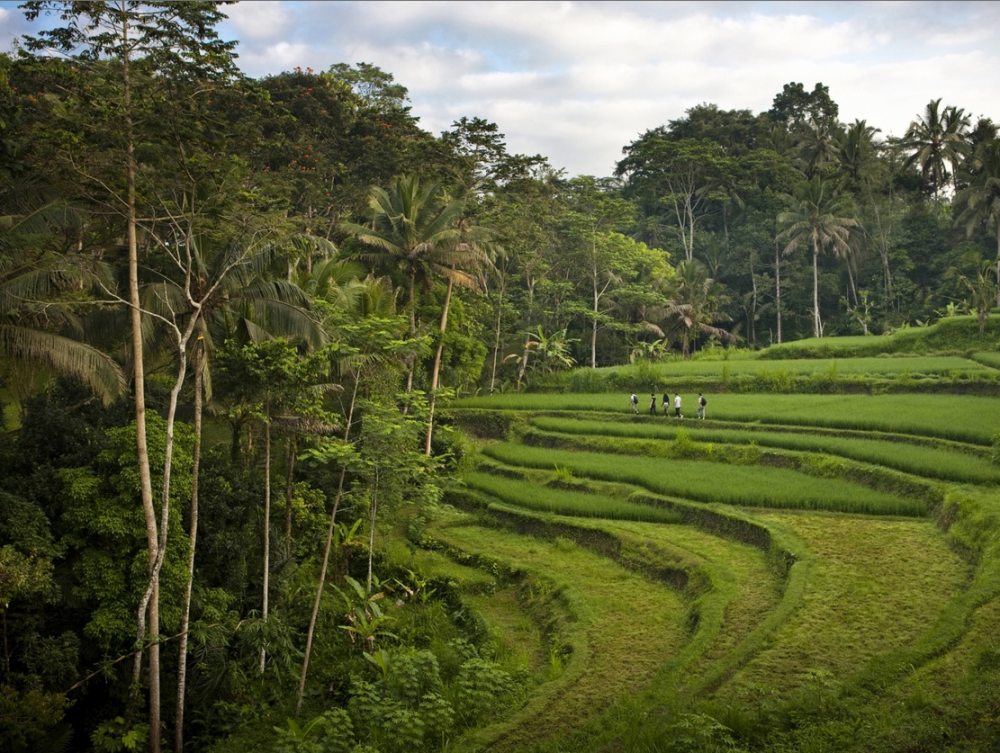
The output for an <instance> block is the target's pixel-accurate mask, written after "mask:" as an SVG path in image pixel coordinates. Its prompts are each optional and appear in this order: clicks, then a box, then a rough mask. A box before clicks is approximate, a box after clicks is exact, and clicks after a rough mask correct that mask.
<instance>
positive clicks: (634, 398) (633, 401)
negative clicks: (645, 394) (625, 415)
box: [629, 392, 639, 413]
mask: <svg viewBox="0 0 1000 753" xmlns="http://www.w3.org/2000/svg"><path fill="white" fill-rule="evenodd" d="M629 403H631V405H632V412H633V413H638V412H639V396H638V395H636V394H635V393H634V392H633V393H632V396H631V397H630V398H629Z"/></svg>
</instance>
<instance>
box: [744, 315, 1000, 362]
mask: <svg viewBox="0 0 1000 753" xmlns="http://www.w3.org/2000/svg"><path fill="white" fill-rule="evenodd" d="M987 349H993V350H1000V315H996V314H994V315H993V316H990V317H989V320H988V321H987V326H986V332H985V334H982V335H981V334H980V333H979V322H978V321H977V319H976V317H974V316H952V317H947V318H945V319H941V320H939V321H937V322H935V323H934V324H932V325H930V326H927V327H910V328H907V329H901V330H897V331H896V332H894V333H892V334H890V335H875V336H868V337H863V336H855V337H821V338H807V339H803V340H795V341H793V342H788V343H782V344H780V345H772V346H771V347H769V348H767V349H765V350H764V351H763V352H762V353H761V357H762V358H816V357H830V356H841V357H857V356H872V355H878V354H881V353H914V352H916V353H920V352H949V351H950V352H955V351H966V350H987Z"/></svg>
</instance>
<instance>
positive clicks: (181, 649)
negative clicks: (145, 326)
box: [174, 339, 205, 753]
mask: <svg viewBox="0 0 1000 753" xmlns="http://www.w3.org/2000/svg"><path fill="white" fill-rule="evenodd" d="M204 352H205V345H204V341H203V340H201V339H199V340H198V343H197V345H196V347H195V352H194V450H193V461H192V465H191V513H190V518H191V519H190V521H189V526H190V529H189V531H188V542H189V547H190V549H189V550H188V563H187V584H186V585H185V587H184V606H183V608H182V612H181V629H180V634H181V635H180V639H179V642H178V644H177V653H178V659H177V714H176V716H177V718H176V722H175V724H174V753H184V703H185V694H186V692H187V647H188V628H189V626H190V624H191V596H192V592H193V590H194V558H195V551H196V549H197V545H198V478H199V472H200V470H201V417H202V409H203V398H202V388H203V379H202V369H203V368H204V358H205V356H204Z"/></svg>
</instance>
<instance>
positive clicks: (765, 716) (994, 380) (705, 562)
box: [410, 320, 1000, 752]
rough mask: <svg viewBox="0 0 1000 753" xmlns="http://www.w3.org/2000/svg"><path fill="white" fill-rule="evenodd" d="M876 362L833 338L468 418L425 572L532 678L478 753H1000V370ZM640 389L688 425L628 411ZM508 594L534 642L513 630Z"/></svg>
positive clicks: (521, 397)
mask: <svg viewBox="0 0 1000 753" xmlns="http://www.w3.org/2000/svg"><path fill="white" fill-rule="evenodd" d="M969 324H970V325H971V322H970V323H969ZM997 325H1000V321H997V320H993V321H991V326H992V327H996V326H997ZM991 331H993V332H996V331H997V330H996V329H993V330H991ZM927 335H928V336H927V338H925V339H923V340H918V341H916V342H919V343H921V344H920V345H919V347H918V348H917V349H918V350H925V348H926V342H927V340H929V339H930V338H931V337H933V335H934V332H933V329H932V330H930V331H928V333H927ZM994 337H995V335H994ZM986 342H987V341H986V340H984V341H983V343H984V345H985V344H986ZM817 344H818V343H817ZM864 344H865V345H866V347H867V348H869V349H871V348H879V346H882V347H883V348H884V349H885V352H884V353H881V354H878V355H873V354H871V351H870V350H869V354H867V355H865V356H856V355H853V352H852V350H853V348H854V347H856V344H855V343H853V342H851V339H850V338H844V342H843V346H842V347H843V349H844V355H843V356H838V348H839V347H841V345H840V343H839V342H838V338H824V339H823V341H822V352H819V351H816V352H812V355H814V356H815V358H814V359H810V358H808V356H809V355H810V351H809V350H808V348H807V347H805V346H807V343H805V342H800V343H799V344H797V345H796V348H797V350H796V352H795V354H794V356H795V357H793V358H783V357H782V356H783V353H782V349H781V348H774V349H772V350H765V351H762V352H760V353H758V354H753V355H750V356H743V357H740V356H736V357H734V358H731V357H730V356H729V355H728V354H726V355H724V354H718V353H717V354H715V355H714V356H713V355H711V354H706V357H704V358H702V359H699V360H693V361H687V362H681V361H674V362H670V363H667V364H665V365H662V366H658V367H655V368H636V367H634V366H633V367H629V366H625V367H621V368H618V369H607V370H605V373H603V374H600V375H596V376H595V375H594V374H592V373H591V374H588V373H568V374H566V373H564V374H561V375H559V377H560V378H559V379H558V380H556V381H554V382H552V383H551V384H550V386H549V389H547V390H544V391H537V392H530V393H518V394H504V395H497V396H493V397H482V398H474V397H472V398H465V399H460V400H458V401H457V402H456V403H454V405H453V406H452V407H451V408H450V409H449V416H450V418H451V420H453V421H454V422H455V423H456V424H457V425H458V426H460V427H462V428H463V429H464V430H466V431H468V432H469V433H470V434H471V435H472V436H474V437H476V440H475V444H476V448H477V449H476V451H475V453H473V454H472V455H470V458H469V460H468V464H467V469H466V470H465V471H464V472H463V474H462V476H461V483H460V484H459V485H458V486H456V487H455V488H453V489H452V490H451V491H450V492H449V493H448V496H447V501H448V502H449V503H450V507H446V508H445V510H450V511H448V512H444V511H443V512H442V513H441V514H439V515H437V516H434V517H433V519H431V520H429V521H428V523H427V525H426V528H424V529H422V533H421V537H420V539H419V541H418V542H414V543H413V546H412V550H411V552H412V553H411V555H410V556H411V557H412V562H413V563H414V564H413V566H417V563H419V564H420V566H422V567H423V568H429V569H430V570H431V571H432V572H433V571H434V570H435V568H440V570H438V571H437V572H438V573H439V576H440V577H442V578H446V579H448V581H449V583H451V584H452V585H453V586H454V587H455V588H457V589H458V591H459V592H460V593H467V594H468V595H469V598H470V599H472V600H473V601H472V602H471V603H475V604H478V605H482V611H481V613H480V614H481V616H482V619H483V620H484V623H485V625H486V627H487V629H491V630H493V631H494V632H495V635H497V636H498V638H497V639H498V640H499V641H500V642H501V644H503V645H504V648H503V652H504V653H508V654H509V655H510V656H511V657H513V658H515V659H516V661H518V662H520V663H521V664H522V669H523V671H525V672H527V673H529V675H530V676H531V677H533V678H534V679H533V680H532V681H531V682H530V685H531V686H532V690H531V692H530V693H529V695H528V698H527V701H526V703H525V704H524V705H523V706H522V707H520V708H518V709H517V710H516V711H514V712H512V713H511V714H510V715H509V716H508V717H507V718H504V719H502V720H499V721H497V722H496V724H494V725H493V726H492V727H487V728H486V729H484V730H481V731H480V732H479V733H478V734H477V736H476V739H475V744H474V745H472V744H470V747H469V748H468V749H470V750H471V749H482V750H491V751H492V750H496V751H508V750H509V751H514V750H531V751H539V752H541V751H569V750H580V751H584V750H586V751H604V750H674V749H676V750H737V749H738V750H742V749H744V746H745V747H746V748H747V749H753V750H756V749H758V746H761V747H760V748H759V749H761V750H790V751H791V750H796V751H798V750H845V751H846V750H857V751H874V750H952V749H956V750H957V749H962V750H987V749H991V746H993V744H994V743H995V741H996V739H997V737H996V735H997V731H998V725H1000V713H998V712H1000V706H998V695H997V693H996V688H997V682H998V681H1000V643H998V639H997V636H998V635H1000V561H998V559H997V558H998V556H1000V528H998V526H1000V491H998V483H1000V465H998V453H1000V433H998V427H1000V399H998V398H997V393H998V388H1000V381H998V380H1000V372H997V371H996V370H995V369H993V368H992V367H990V366H983V365H981V364H982V363H988V362H989V360H990V354H991V353H992V352H995V350H986V349H985V347H984V350H983V351H982V353H981V354H978V355H977V354H976V353H971V352H970V353H967V354H965V355H961V356H958V355H951V356H936V355H935V356H932V355H920V356H914V355H913V353H912V351H911V352H910V353H898V352H897V353H893V352H892V349H893V347H894V345H896V343H894V341H893V338H891V337H883V338H871V339H869V340H868V341H867V342H865V343H864ZM778 373H780V374H781V375H782V379H783V380H784V381H785V382H786V383H788V384H790V385H791V386H792V387H793V389H792V390H790V391H787V392H774V391H771V389H773V384H769V383H767V382H765V381H764V380H765V379H767V378H770V377H773V376H774V375H775V374H778ZM769 375H770V376H769ZM816 375H824V379H823V381H821V382H817V381H816V379H815V376H816ZM585 379H586V380H589V381H588V383H587V385H588V386H589V387H591V388H593V387H594V386H595V384H597V383H596V382H595V381H594V380H595V379H600V380H603V382H604V384H606V385H608V387H609V389H610V390H611V391H606V392H586V393H581V392H575V391H574V389H573V388H574V383H575V381H576V380H585ZM747 379H753V380H755V381H754V382H753V385H752V386H751V384H750V382H748V381H747ZM865 380H871V381H870V382H866V381H865ZM726 382H728V385H727V384H726ZM629 384H633V385H635V390H636V391H639V392H640V394H642V395H649V394H650V393H651V392H652V394H655V395H657V396H659V395H660V394H661V393H663V392H665V391H668V395H669V396H670V397H671V398H672V396H673V394H674V393H675V391H676V392H680V393H683V397H684V398H685V404H686V405H691V407H690V409H685V410H684V418H683V419H678V418H675V417H673V413H674V411H673V408H672V406H671V407H670V410H669V412H668V413H666V414H665V413H664V411H663V408H662V403H660V401H658V404H660V406H661V407H660V408H659V410H658V411H657V414H656V415H651V414H650V413H649V412H648V411H642V410H640V411H639V413H638V414H633V412H632V410H631V409H630V407H629V405H628V391H627V387H626V385H629ZM707 384H711V385H712V390H711V391H708V390H705V385H707ZM866 384H867V385H868V386H866ZM875 384H877V385H878V387H876V388H875V389H871V386H872V385H875ZM727 386H728V387H730V388H734V387H735V388H736V389H733V390H732V391H727V390H726V387H727ZM795 387H798V389H794V388H795ZM701 390H705V391H706V393H707V394H708V395H709V396H710V399H709V402H708V405H707V406H706V417H705V418H704V419H703V420H699V419H697V418H695V415H694V405H693V403H694V400H693V398H694V395H695V394H697V392H698V391H701ZM647 403H648V398H646V399H644V400H643V403H642V406H643V407H645V405H646V404H647ZM431 555H432V556H431ZM456 565H462V566H463V567H466V568H469V567H471V568H474V571H475V572H476V573H480V574H481V573H486V574H490V577H491V578H492V580H491V581H490V582H489V583H488V584H485V585H484V583H483V582H482V580H481V577H482V576H481V575H477V576H473V577H471V578H470V579H468V580H466V577H467V576H466V575H465V574H464V572H463V571H456V570H454V569H453V568H454V567H455V566H456ZM512 590H513V591H514V592H515V593H516V594H517V598H516V599H515V600H514V601H512V600H511V598H510V596H509V592H510V591H512ZM492 594H495V595H496V601H497V603H502V604H504V605H505V608H506V609H511V608H513V607H516V608H517V609H519V610H522V611H523V614H524V617H523V618H522V619H523V620H525V621H527V622H534V623H535V624H536V625H537V628H536V629H533V630H520V631H511V630H506V629H504V621H506V620H509V619H510V617H509V616H508V615H505V616H504V617H503V618H502V619H497V618H496V616H495V612H494V611H493V610H494V609H495V607H491V606H490V601H491V600H492ZM664 741H673V742H667V743H666V744H665V743H664ZM962 746H965V747H962ZM459 749H461V748H459Z"/></svg>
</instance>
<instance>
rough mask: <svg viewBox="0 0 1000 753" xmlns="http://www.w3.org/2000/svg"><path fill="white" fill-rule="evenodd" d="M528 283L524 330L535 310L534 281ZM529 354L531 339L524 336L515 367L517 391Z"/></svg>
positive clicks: (528, 326)
mask: <svg viewBox="0 0 1000 753" xmlns="http://www.w3.org/2000/svg"><path fill="white" fill-rule="evenodd" d="M527 283H528V317H527V321H526V322H525V329H526V330H530V329H531V315H532V312H533V310H534V308H535V281H534V279H529V280H527ZM530 353H531V337H530V336H529V335H525V338H524V350H523V352H522V354H521V360H520V361H519V362H518V367H517V389H518V390H520V389H521V383H522V382H523V381H524V374H525V372H526V371H527V370H528V355H529V354H530Z"/></svg>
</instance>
